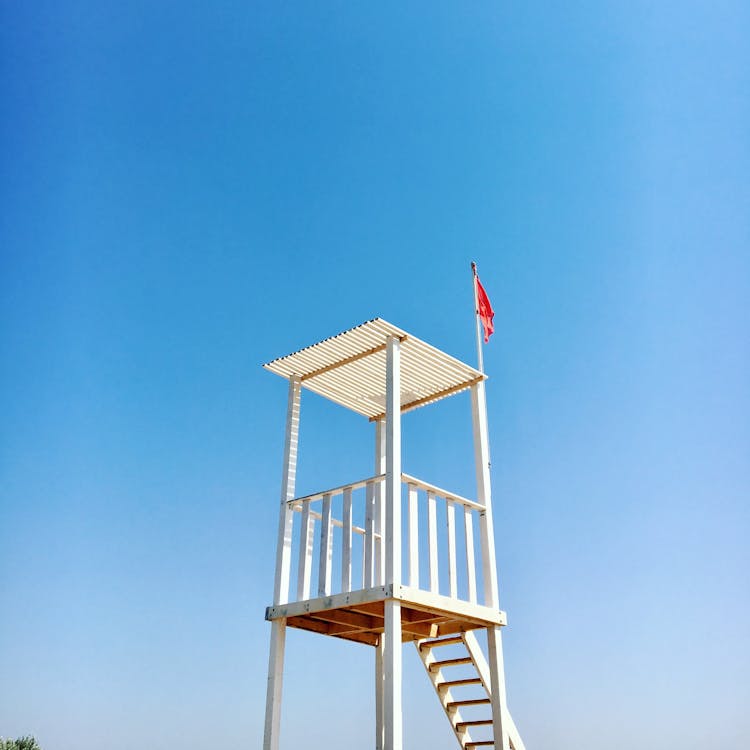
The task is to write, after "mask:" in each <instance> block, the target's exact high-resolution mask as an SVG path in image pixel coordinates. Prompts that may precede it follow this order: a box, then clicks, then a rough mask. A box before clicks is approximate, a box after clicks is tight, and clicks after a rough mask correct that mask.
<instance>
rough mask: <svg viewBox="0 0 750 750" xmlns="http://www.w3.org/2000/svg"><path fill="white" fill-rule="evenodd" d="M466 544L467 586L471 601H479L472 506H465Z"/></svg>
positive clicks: (473, 602)
mask: <svg viewBox="0 0 750 750" xmlns="http://www.w3.org/2000/svg"><path fill="white" fill-rule="evenodd" d="M464 545H465V547H466V588H467V593H468V596H469V601H470V602H471V603H472V604H475V603H476V601H477V570H476V567H475V566H476V561H475V559H474V513H473V511H472V510H471V508H466V507H465V508H464Z"/></svg>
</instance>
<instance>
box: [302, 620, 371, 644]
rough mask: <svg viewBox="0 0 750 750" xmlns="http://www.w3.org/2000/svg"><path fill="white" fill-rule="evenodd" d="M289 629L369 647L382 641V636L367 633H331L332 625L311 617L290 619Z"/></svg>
mask: <svg viewBox="0 0 750 750" xmlns="http://www.w3.org/2000/svg"><path fill="white" fill-rule="evenodd" d="M288 624H289V627H293V628H297V629H299V630H307V631H309V632H312V633H318V634H320V635H325V636H331V637H333V638H343V639H344V640H346V641H354V642H355V643H364V644H366V645H368V646H375V645H377V643H378V641H379V640H380V636H379V635H378V634H377V633H367V632H362V631H360V632H356V633H340V634H335V633H330V632H328V631H329V628H330V627H331V625H329V624H327V623H325V622H316V621H315V620H312V619H310V618H309V617H295V618H290V619H289V622H288Z"/></svg>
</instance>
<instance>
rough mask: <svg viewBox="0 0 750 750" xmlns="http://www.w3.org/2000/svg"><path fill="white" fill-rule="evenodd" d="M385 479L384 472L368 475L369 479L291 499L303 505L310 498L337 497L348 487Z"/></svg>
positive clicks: (354, 487)
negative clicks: (372, 475)
mask: <svg viewBox="0 0 750 750" xmlns="http://www.w3.org/2000/svg"><path fill="white" fill-rule="evenodd" d="M384 479H385V474H384V473H382V474H380V475H379V476H375V477H367V479H360V480H358V481H356V482H348V483H347V484H342V485H339V486H338V487H332V488H331V489H330V490H323V491H322V492H315V493H313V494H312V495H303V496H302V497H295V498H294V500H292V501H290V502H292V503H294V505H295V506H297V505H299V506H300V507H301V504H302V503H304V502H307V501H308V500H311V501H314V500H322V499H323V495H330V496H331V497H336V495H340V494H341V493H342V492H343V491H344V490H345V489H347V487H348V488H349V489H351V490H358V489H360V488H362V487H364V486H365V485H366V484H367V483H368V482H382V481H383V480H384Z"/></svg>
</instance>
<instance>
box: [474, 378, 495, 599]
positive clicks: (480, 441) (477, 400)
mask: <svg viewBox="0 0 750 750" xmlns="http://www.w3.org/2000/svg"><path fill="white" fill-rule="evenodd" d="M471 417H472V423H473V427H474V464H475V468H476V475H477V501H478V502H479V503H480V505H483V506H484V510H482V511H480V513H479V527H480V538H481V543H482V578H483V579H484V602H483V603H484V605H485V606H486V607H492V608H493V609H498V608H499V607H500V601H499V595H498V587H497V569H496V567H495V530H494V526H493V522H492V486H491V483H490V448H489V437H488V434H487V403H486V401H485V394H484V381H481V382H479V383H476V384H475V385H473V386H472V387H471Z"/></svg>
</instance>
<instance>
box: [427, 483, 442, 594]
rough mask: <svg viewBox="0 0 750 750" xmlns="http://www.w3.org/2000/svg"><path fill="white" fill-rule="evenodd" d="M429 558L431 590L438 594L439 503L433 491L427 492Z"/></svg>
mask: <svg viewBox="0 0 750 750" xmlns="http://www.w3.org/2000/svg"><path fill="white" fill-rule="evenodd" d="M427 560H428V563H429V572H430V591H431V592H432V593H433V594H437V593H438V591H439V588H440V579H439V575H438V541H437V503H436V501H435V495H434V493H432V492H428V493H427Z"/></svg>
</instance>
